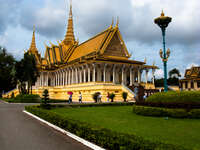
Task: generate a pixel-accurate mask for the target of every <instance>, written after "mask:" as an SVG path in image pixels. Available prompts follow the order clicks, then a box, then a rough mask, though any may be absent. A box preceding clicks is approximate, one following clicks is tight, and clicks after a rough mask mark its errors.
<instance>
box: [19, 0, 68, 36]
mask: <svg viewBox="0 0 200 150" xmlns="http://www.w3.org/2000/svg"><path fill="white" fill-rule="evenodd" d="M64 18H66V16H65V10H64V7H63V5H61V3H59V2H58V3H57V4H56V5H55V3H53V1H52V0H45V1H44V4H43V5H42V6H41V7H39V8H38V6H37V3H33V4H31V3H30V4H28V3H26V7H23V8H22V9H21V12H20V24H21V25H22V27H24V28H26V29H28V30H32V29H33V25H35V26H36V29H37V32H38V33H39V34H40V35H43V36H46V37H48V38H52V37H53V38H61V35H63V33H64V31H63V30H64V27H65V24H66V21H65V20H64Z"/></svg>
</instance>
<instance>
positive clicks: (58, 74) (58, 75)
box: [57, 71, 60, 86]
mask: <svg viewBox="0 0 200 150" xmlns="http://www.w3.org/2000/svg"><path fill="white" fill-rule="evenodd" d="M59 85H60V72H59V71H58V72H57V86H59Z"/></svg>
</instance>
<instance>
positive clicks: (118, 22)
mask: <svg viewBox="0 0 200 150" xmlns="http://www.w3.org/2000/svg"><path fill="white" fill-rule="evenodd" d="M116 26H117V27H118V26H119V16H117V24H116Z"/></svg>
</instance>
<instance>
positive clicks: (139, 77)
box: [138, 68, 141, 83]
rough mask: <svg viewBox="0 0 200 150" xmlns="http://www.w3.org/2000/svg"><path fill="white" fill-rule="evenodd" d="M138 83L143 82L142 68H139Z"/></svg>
mask: <svg viewBox="0 0 200 150" xmlns="http://www.w3.org/2000/svg"><path fill="white" fill-rule="evenodd" d="M138 83H141V70H140V68H138Z"/></svg>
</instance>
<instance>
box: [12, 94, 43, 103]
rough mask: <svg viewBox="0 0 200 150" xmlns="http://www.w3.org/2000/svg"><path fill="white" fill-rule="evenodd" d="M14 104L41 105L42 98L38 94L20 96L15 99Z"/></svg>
mask: <svg viewBox="0 0 200 150" xmlns="http://www.w3.org/2000/svg"><path fill="white" fill-rule="evenodd" d="M13 102H16V103H39V102H40V96H39V95H37V94H19V95H17V96H16V97H15V98H14V100H13Z"/></svg>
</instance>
